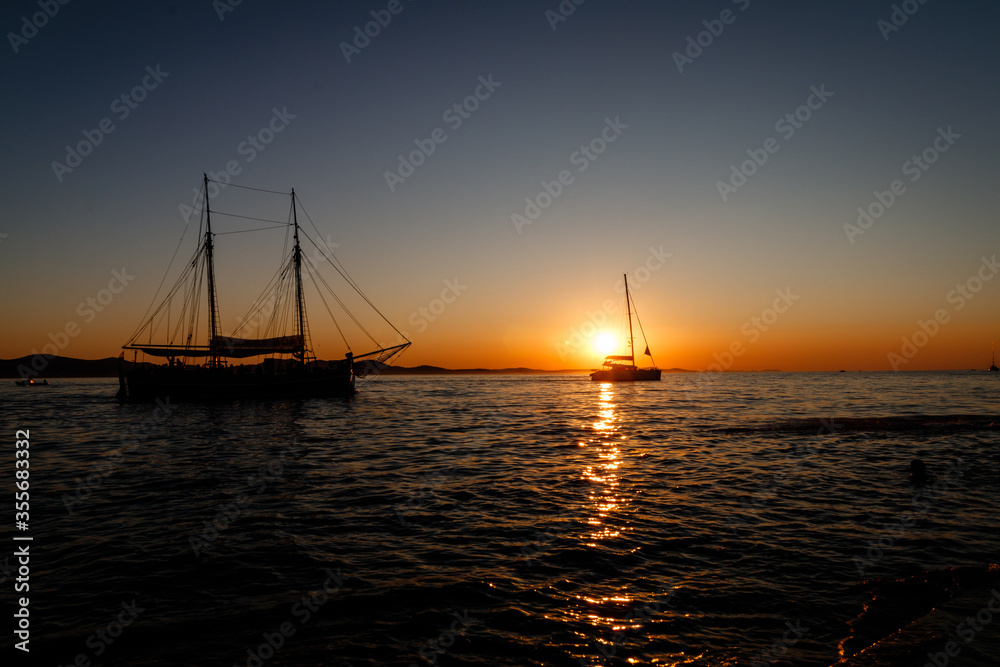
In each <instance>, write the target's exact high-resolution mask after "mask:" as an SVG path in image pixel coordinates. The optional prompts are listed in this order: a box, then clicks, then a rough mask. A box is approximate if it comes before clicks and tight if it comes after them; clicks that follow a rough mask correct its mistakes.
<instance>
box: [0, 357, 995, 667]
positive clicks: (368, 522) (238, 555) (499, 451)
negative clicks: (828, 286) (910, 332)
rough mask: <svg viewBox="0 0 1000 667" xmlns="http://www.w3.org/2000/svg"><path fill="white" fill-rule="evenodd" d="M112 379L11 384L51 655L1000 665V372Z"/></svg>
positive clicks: (44, 637)
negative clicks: (308, 392)
mask: <svg viewBox="0 0 1000 667" xmlns="http://www.w3.org/2000/svg"><path fill="white" fill-rule="evenodd" d="M115 389H116V382H115V381H113V380H106V379H101V380H62V381H60V380H54V381H53V386H51V387H48V388H44V387H42V388H37V387H36V388H19V387H15V386H14V383H13V381H12V380H10V381H3V386H2V387H0V401H2V403H0V420H2V425H3V432H4V433H5V434H6V435H5V439H6V442H7V443H8V445H7V448H8V456H6V457H4V459H5V460H7V461H8V468H9V470H8V472H6V473H4V475H5V487H4V488H5V493H8V492H9V493H11V494H12V493H13V488H12V484H11V483H10V480H11V478H12V476H13V465H14V464H13V460H14V459H13V451H14V434H15V430H16V429H29V430H30V452H31V458H30V462H31V467H30V472H31V478H30V479H31V507H30V525H29V530H28V531H25V532H18V531H15V530H13V527H14V516H13V508H10V509H9V510H8V513H7V514H6V516H7V517H8V520H7V521H6V522H5V527H4V534H5V536H6V537H5V538H4V539H5V542H6V543H7V544H8V545H9V546H8V547H7V548H5V551H4V553H3V555H2V556H0V557H2V558H4V560H3V561H2V562H3V572H2V578H3V579H4V589H5V590H6V591H8V593H6V594H5V598H8V599H9V598H11V597H13V595H12V594H11V592H10V591H11V588H12V587H13V585H14V578H15V577H16V576H17V575H16V571H15V569H16V563H14V559H13V556H12V554H13V551H14V548H15V547H16V546H17V545H18V544H23V543H15V542H13V541H12V540H11V536H12V535H13V534H15V533H17V534H19V535H28V536H31V537H33V538H34V539H33V541H32V542H31V543H30V545H31V546H30V553H31V565H30V567H31V572H30V614H31V617H30V618H31V630H32V634H31V643H30V647H31V658H32V660H31V662H30V663H27V664H39V665H42V664H45V665H69V664H73V663H74V661H75V662H76V664H81V665H83V664H86V663H87V661H89V663H90V664H95V665H97V664H106V665H134V666H144V665H220V666H229V665H234V664H235V665H248V666H250V667H254V666H258V665H268V666H271V665H296V666H297V665H317V666H318V665H335V666H336V665H340V666H345V665H354V666H361V665H403V666H407V665H411V664H414V665H428V664H437V665H577V664H583V665H601V664H606V665H626V664H629V665H635V664H656V665H696V666H698V665H753V664H779V665H807V666H828V665H831V664H833V663H835V662H837V661H838V660H839V659H840V658H842V657H844V656H845V655H850V654H851V653H854V652H857V651H860V650H861V649H863V648H865V647H868V646H871V645H873V644H876V643H877V645H876V646H875V647H874V648H872V649H870V650H868V651H866V652H865V653H863V654H862V657H861V658H860V659H858V658H856V659H855V661H854V662H851V663H850V664H852V665H855V664H859V665H860V664H864V665H916V666H919V665H924V664H932V665H933V664H935V662H934V660H936V661H937V663H936V664H938V665H939V667H940V665H943V664H949V665H976V666H986V665H996V664H998V663H1000V657H998V656H1000V593H997V594H996V599H995V600H991V598H992V596H993V595H994V593H995V592H996V591H997V590H998V589H1000V571H998V568H997V566H996V565H992V566H991V564H992V563H997V562H998V561H1000V530H998V511H1000V498H998V487H1000V484H998V480H1000V437H998V429H1000V418H997V421H994V415H1000V400H998V399H1000V377H998V376H997V375H996V374H988V373H985V372H979V373H972V372H969V373H900V374H890V373H870V374H866V373H825V374H824V373H816V374H783V373H760V374H757V373H748V374H724V375H715V376H705V375H699V374H694V375H688V374H683V375H681V374H670V375H666V376H665V378H664V380H663V381H662V382H659V383H640V384H635V385H631V386H627V385H610V384H604V385H602V384H597V383H592V382H590V381H589V380H588V379H587V378H586V377H585V376H558V377H523V376H521V377H486V376H474V377H422V378H398V377H397V378H393V377H387V378H380V379H377V380H375V381H373V382H369V383H367V384H365V385H364V387H363V388H362V391H361V393H360V394H359V395H358V396H357V397H356V398H354V399H353V400H350V401H331V400H316V401H312V400H303V401H286V402H271V403H254V402H241V403H229V404H215V405H173V404H168V405H166V406H164V405H160V406H157V405H119V404H118V403H117V402H115V401H114V400H113V398H112V397H113V395H114V392H115ZM914 457H919V458H921V459H923V460H924V461H925V462H926V463H927V466H928V468H929V470H930V472H931V480H930V481H928V482H927V483H926V484H925V485H914V484H912V483H911V482H910V480H909V479H908V468H909V462H910V460H911V459H913V458H914ZM7 497H8V498H10V497H11V496H10V495H8V496H7ZM8 608H10V607H8ZM969 618H971V624H970V622H969V621H967V620H965V619H969ZM8 619H10V616H8ZM977 619H978V620H977ZM8 623H11V621H10V620H8ZM4 637H5V639H4V644H5V647H4V648H3V649H2V650H3V651H4V654H6V655H11V654H12V653H14V651H13V649H11V648H10V646H9V644H10V643H11V638H12V635H11V634H10V631H9V630H8V631H5V633H4ZM880 640H881V641H880ZM949 641H951V642H953V643H952V644H948V642H949ZM949 650H950V651H951V654H952V655H949V654H948V651H949ZM842 651H843V652H845V653H842ZM17 657H20V654H18V656H17ZM4 664H11V663H9V662H8V661H7V660H6V659H5V660H4Z"/></svg>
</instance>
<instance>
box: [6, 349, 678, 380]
mask: <svg viewBox="0 0 1000 667" xmlns="http://www.w3.org/2000/svg"><path fill="white" fill-rule="evenodd" d="M327 363H329V362H326V361H320V364H323V365H325V364H327ZM32 364H34V365H32ZM357 365H358V366H359V367H360V368H359V370H358V375H373V374H374V375H567V374H574V373H589V372H590V371H591V370H593V369H587V368H567V369H562V370H539V369H537V368H524V367H523V366H519V367H517V368H454V369H453V368H441V367H440V366H427V365H424V366H412V367H407V366H388V365H386V364H379V363H376V362H373V361H360V362H358V364H357ZM22 370H23V371H24V373H23V374H22ZM36 370H37V372H34V371H36ZM663 372H664V373H691V372H693V371H688V370H685V369H683V368H668V369H665V370H664V371H663ZM21 377H37V378H83V377H93V378H100V377H118V359H117V358H116V357H107V358H106V359H74V358H73V357H51V358H46V357H45V356H43V355H36V356H27V357H20V358H19V359H0V378H21Z"/></svg>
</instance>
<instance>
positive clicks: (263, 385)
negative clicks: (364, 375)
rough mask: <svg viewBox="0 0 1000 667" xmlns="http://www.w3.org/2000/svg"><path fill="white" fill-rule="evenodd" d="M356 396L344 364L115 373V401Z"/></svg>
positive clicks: (349, 369) (164, 368) (143, 368)
mask: <svg viewBox="0 0 1000 667" xmlns="http://www.w3.org/2000/svg"><path fill="white" fill-rule="evenodd" d="M353 394H354V371H353V368H352V367H351V366H350V365H348V364H344V363H341V364H338V365H336V366H331V367H330V368H314V367H313V368H299V369H293V370H289V371H287V372H284V373H264V372H263V368H261V367H256V368H254V367H249V368H247V369H246V370H245V371H241V370H240V369H233V368H214V369H213V368H204V367H200V366H194V367H176V366H173V367H172V366H152V367H148V366H141V367H134V368H132V369H130V370H125V369H122V370H121V372H120V373H119V390H118V397H119V398H120V399H122V400H126V401H131V402H145V401H153V400H156V399H157V398H159V399H163V398H165V397H170V399H171V400H173V401H208V400H232V399H248V398H328V397H335V396H351V395H353Z"/></svg>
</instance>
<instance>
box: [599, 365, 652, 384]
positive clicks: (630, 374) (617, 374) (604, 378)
mask: <svg viewBox="0 0 1000 667" xmlns="http://www.w3.org/2000/svg"><path fill="white" fill-rule="evenodd" d="M590 379H591V380H596V381H597V382H637V381H641V380H652V381H657V382H658V381H659V379H660V369H658V368H615V369H612V370H600V371H594V372H593V373H591V374H590Z"/></svg>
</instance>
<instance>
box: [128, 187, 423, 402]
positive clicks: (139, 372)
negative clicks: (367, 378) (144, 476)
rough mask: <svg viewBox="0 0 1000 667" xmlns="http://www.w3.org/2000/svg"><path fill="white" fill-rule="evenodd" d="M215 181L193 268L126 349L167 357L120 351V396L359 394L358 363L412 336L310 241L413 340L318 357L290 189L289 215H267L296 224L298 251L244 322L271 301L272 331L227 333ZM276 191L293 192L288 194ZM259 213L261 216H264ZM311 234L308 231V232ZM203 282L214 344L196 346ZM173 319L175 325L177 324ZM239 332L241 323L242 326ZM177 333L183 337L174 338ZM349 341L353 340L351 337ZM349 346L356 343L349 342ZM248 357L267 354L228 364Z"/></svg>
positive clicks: (386, 354) (386, 355) (384, 354)
mask: <svg viewBox="0 0 1000 667" xmlns="http://www.w3.org/2000/svg"><path fill="white" fill-rule="evenodd" d="M208 184H209V179H208V176H207V175H206V176H205V177H204V187H205V190H204V193H203V198H204V199H203V200H204V207H203V210H202V213H203V221H202V223H203V229H204V232H205V233H204V237H203V240H202V241H201V243H200V245H199V246H198V248H197V250H196V251H195V254H194V257H193V258H192V259H191V260H190V261H189V262H188V264H187V268H186V269H185V270H184V272H183V273H182V274H181V276H180V278H179V279H178V281H177V284H176V285H175V286H174V287H173V288H172V289H171V290H170V291H169V292H168V294H167V297H166V298H165V299H164V301H163V302H162V303H161V304H160V305H159V307H157V308H156V309H155V310H154V311H153V314H152V315H151V316H150V317H149V318H148V319H147V320H146V321H145V322H144V323H143V324H142V325H141V326H140V327H139V329H138V330H137V331H136V332H135V334H134V335H133V336H132V338H131V339H130V340H129V341H128V343H126V344H125V345H123V346H122V349H124V350H134V351H135V352H136V353H138V352H142V353H144V354H147V355H152V356H154V357H161V358H163V357H165V358H166V359H167V363H166V364H161V365H154V364H147V363H144V364H139V363H132V364H129V363H128V362H125V361H124V356H125V353H124V352H122V354H121V356H119V377H118V381H119V391H118V397H119V398H120V399H123V400H134V401H148V400H153V399H156V398H164V397H170V398H175V399H181V400H185V399H187V400H202V399H216V398H222V399H227V398H259V397H277V398H284V397H292V396H297V397H310V398H312V397H323V396H344V395H350V394H353V393H354V381H355V363H356V362H358V361H359V360H361V359H366V358H370V359H371V360H374V361H375V362H377V364H378V363H383V362H387V361H388V360H389V359H391V358H392V357H394V356H395V355H397V354H399V353H400V352H402V351H403V350H405V349H406V348H407V347H409V345H410V342H409V341H408V340H407V339H406V337H405V336H403V335H402V334H401V333H400V332H399V330H398V329H396V328H395V327H392V324H391V323H389V321H388V320H386V319H385V316H384V315H382V313H381V312H379V311H378V309H377V308H375V306H374V304H372V302H371V301H369V300H368V297H366V296H365V295H364V294H363V293H362V292H361V290H360V289H359V288H358V287H357V285H356V284H355V282H354V280H353V279H352V278H350V276H348V275H346V272H345V271H344V270H343V267H340V266H338V264H339V262H336V258H335V257H333V255H332V253H329V255H328V254H327V251H324V250H323V249H322V248H320V246H319V245H318V244H316V243H315V241H312V240H311V239H309V240H310V241H311V242H312V243H313V245H315V246H316V248H317V250H319V251H320V253H322V254H323V257H324V258H325V259H327V260H328V261H329V262H330V263H331V264H333V266H334V267H335V268H336V269H337V271H338V272H339V273H340V274H341V276H343V278H344V280H345V281H346V282H347V284H348V285H350V287H351V288H352V289H354V290H355V291H356V292H357V293H358V294H359V295H360V296H361V298H362V299H363V300H364V301H365V302H366V303H367V304H368V305H369V306H371V307H372V309H373V310H375V312H376V313H378V314H379V315H380V316H381V317H382V319H383V320H385V321H386V323H389V326H391V327H392V328H393V330H395V331H396V333H398V334H399V335H400V337H401V338H402V339H403V340H405V341H406V342H405V343H402V344H400V345H393V346H390V347H386V346H381V345H379V344H378V343H377V342H375V339H374V338H371V335H370V334H369V338H370V339H371V341H372V343H373V344H374V345H376V346H378V349H377V350H375V351H373V352H367V353H365V354H360V355H357V356H355V355H353V354H352V353H351V352H347V354H346V355H345V356H344V359H341V360H338V361H333V362H329V363H327V364H321V363H320V362H319V361H318V360H317V359H316V355H315V354H314V353H313V351H312V350H311V349H310V340H309V326H308V320H307V318H306V312H305V303H304V300H303V290H302V249H301V247H300V245H299V233H300V231H301V229H300V227H299V223H298V213H297V208H298V205H297V202H296V198H295V190H292V192H291V199H292V203H291V212H290V215H289V218H290V220H289V221H287V222H282V221H276V220H262V221H263V222H270V223H273V224H274V226H272V227H270V229H273V228H275V227H280V226H286V227H289V228H291V230H290V231H292V232H293V237H292V239H293V240H294V245H293V247H292V249H291V252H290V253H289V254H288V255H286V256H285V259H284V261H283V268H282V269H281V270H280V271H279V272H278V274H277V275H276V276H275V277H274V278H273V279H272V281H271V283H270V284H269V286H268V288H267V289H265V294H262V295H261V296H260V297H259V298H258V299H257V302H256V304H255V306H254V308H252V309H251V313H250V314H248V315H247V316H246V317H244V319H243V321H242V322H243V325H246V323H248V322H251V321H252V320H253V317H257V318H263V316H264V314H265V309H266V308H267V307H268V306H269V305H271V306H273V307H272V308H271V309H270V310H271V312H270V314H269V317H270V321H269V323H268V324H267V327H266V329H265V332H266V333H269V334H271V335H270V336H269V337H267V338H240V337H236V336H223V335H220V333H219V315H218V310H219V305H218V295H217V292H216V286H215V265H214V261H213V248H214V240H213V234H212V216H211V214H212V211H210V210H209V192H208V188H209V185H208ZM229 187H236V188H239V187H242V186H238V185H235V184H233V183H229ZM249 189H254V188H249ZM264 192H271V191H264ZM272 194H280V195H284V196H287V193H272ZM223 215H231V214H223ZM235 217H246V216H235ZM254 219H255V220H259V218H254ZM248 231H256V230H248ZM306 238H307V239H308V238H309V237H308V236H306ZM286 242H287V241H286ZM308 268H309V269H310V273H313V271H312V267H308ZM314 281H315V282H316V286H317V289H319V283H320V281H322V283H323V284H324V285H326V286H327V289H328V290H329V291H330V293H331V294H332V295H333V297H334V299H336V300H337V302H338V303H339V304H340V305H341V306H343V307H344V309H345V310H346V306H344V304H343V302H342V301H341V300H340V299H339V298H338V297H337V295H336V294H334V293H333V290H332V289H331V288H330V287H329V285H327V283H326V281H325V280H323V279H322V277H321V276H320V280H316V279H315V277H314ZM203 284H204V285H205V286H206V287H207V292H208V294H207V309H208V338H207V341H206V342H207V344H197V340H198V332H197V330H196V328H197V322H198V321H199V315H200V312H201V309H200V308H199V305H198V304H199V300H200V299H199V295H200V293H201V287H202V285H203ZM175 295H183V297H184V303H183V306H182V307H181V312H180V313H179V314H178V313H177V312H176V311H174V312H173V313H171V307H170V304H171V299H172V297H173V296H175ZM321 296H322V294H321ZM324 304H325V299H324ZM328 310H329V307H328ZM331 315H332V314H331ZM348 315H349V316H350V317H351V319H352V320H354V322H355V323H357V324H358V326H359V327H360V328H361V330H362V331H365V333H367V330H365V329H364V327H362V326H361V324H360V323H359V322H358V320H357V319H355V317H354V315H352V314H351V313H349V312H348ZM289 320H291V322H289ZM171 321H172V322H173V323H174V327H173V329H172V330H171ZM335 323H336V321H335ZM184 324H186V328H184V329H183V330H182V325H184ZM289 325H291V326H290V328H291V331H290V332H289V331H288V328H289ZM241 326H242V325H241ZM250 328H251V329H253V328H254V327H250ZM337 329H338V331H339V330H340V326H339V325H337ZM238 331H239V329H237V332H238ZM154 334H155V335H157V336H159V337H161V340H160V341H159V342H155V341H154V340H153V336H154ZM341 335H343V334H341ZM140 338H145V339H147V340H148V342H140ZM177 338H179V339H180V340H182V341H183V342H181V343H174V340H175V339H177ZM344 342H345V345H346V344H347V341H346V338H345V339H344ZM348 349H350V348H349V346H348ZM276 355H278V356H276ZM281 355H284V356H281ZM248 357H265V359H264V361H263V363H260V364H255V365H246V366H245V365H240V366H238V367H233V366H230V365H229V362H228V360H229V359H234V358H235V359H244V358H248ZM191 359H204V360H205V362H204V363H203V364H197V363H187V362H188V360H191ZM377 364H376V365H377ZM359 366H360V364H359Z"/></svg>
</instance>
